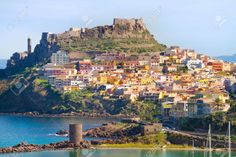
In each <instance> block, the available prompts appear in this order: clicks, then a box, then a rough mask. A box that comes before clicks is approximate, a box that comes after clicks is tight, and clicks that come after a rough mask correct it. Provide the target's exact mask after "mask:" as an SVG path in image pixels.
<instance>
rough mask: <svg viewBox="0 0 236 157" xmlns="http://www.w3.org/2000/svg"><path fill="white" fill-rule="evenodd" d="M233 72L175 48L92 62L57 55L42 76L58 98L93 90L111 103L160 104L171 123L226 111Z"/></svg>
mask: <svg viewBox="0 0 236 157" xmlns="http://www.w3.org/2000/svg"><path fill="white" fill-rule="evenodd" d="M76 54H77V56H75V55H76ZM78 54H81V55H78ZM235 70H236V64H233V63H229V62H223V61H221V60H218V59H214V58H212V57H209V56H206V55H203V54H198V53H196V52H195V51H194V50H188V49H181V48H179V47H178V46H172V47H170V48H168V49H166V50H165V51H163V52H153V53H140V54H125V53H118V52H113V53H112V52H110V53H96V54H94V56H93V57H87V56H86V57H85V56H84V55H82V53H80V52H71V53H67V52H65V51H58V52H57V53H54V54H53V55H52V57H51V62H50V63H48V64H46V65H45V66H44V67H43V68H42V73H43V77H44V78H45V79H47V80H48V82H49V83H50V85H51V86H52V87H54V88H55V89H57V90H58V91H60V92H73V91H79V90H82V89H85V88H87V87H90V86H92V87H96V89H97V90H96V91H95V92H97V93H98V94H99V95H100V96H101V97H104V98H105V97H106V98H108V99H109V98H117V99H127V100H130V101H132V102H135V101H137V100H145V101H155V102H158V103H159V104H161V115H162V117H163V119H164V120H170V118H173V117H174V118H180V117H198V116H204V115H208V114H210V113H213V112H219V111H227V110H228V109H229V107H230V105H229V98H230V97H229V95H230V94H232V95H233V93H235V92H236V83H235V82H236V79H235V76H234V75H231V74H232V73H233V72H234V71H235Z"/></svg>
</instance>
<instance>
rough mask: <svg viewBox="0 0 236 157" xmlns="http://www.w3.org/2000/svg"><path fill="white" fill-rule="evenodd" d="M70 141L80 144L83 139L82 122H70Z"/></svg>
mask: <svg viewBox="0 0 236 157" xmlns="http://www.w3.org/2000/svg"><path fill="white" fill-rule="evenodd" d="M69 138H70V142H71V143H74V144H80V142H82V141H83V126H82V124H70V126H69Z"/></svg>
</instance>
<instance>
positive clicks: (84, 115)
mask: <svg viewBox="0 0 236 157" xmlns="http://www.w3.org/2000/svg"><path fill="white" fill-rule="evenodd" d="M0 115H9V116H24V117H38V118H41V117H42V118H44V117H45V118H78V117H82V118H113V119H122V118H133V117H131V116H125V115H102V114H88V113H61V114H38V113H37V114H35V113H32V112H25V113H14V112H13V113H0Z"/></svg>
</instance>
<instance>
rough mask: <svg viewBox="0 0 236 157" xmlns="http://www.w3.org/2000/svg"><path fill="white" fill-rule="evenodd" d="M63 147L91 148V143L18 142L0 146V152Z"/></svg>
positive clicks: (61, 148) (60, 148)
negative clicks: (13, 144)
mask: <svg viewBox="0 0 236 157" xmlns="http://www.w3.org/2000/svg"><path fill="white" fill-rule="evenodd" d="M64 149H68V150H69V149H91V144H90V142H88V141H83V142H81V143H80V144H79V145H75V144H73V143H70V142H69V141H63V142H58V143H51V144H45V145H35V144H27V143H20V144H18V145H16V146H13V147H7V148H0V154H5V153H20V152H34V151H45V150H64Z"/></svg>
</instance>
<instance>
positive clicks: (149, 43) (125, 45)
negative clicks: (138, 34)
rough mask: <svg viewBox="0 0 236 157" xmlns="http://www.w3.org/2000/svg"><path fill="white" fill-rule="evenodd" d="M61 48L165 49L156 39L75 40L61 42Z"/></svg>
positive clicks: (139, 51) (122, 50) (142, 50)
mask: <svg viewBox="0 0 236 157" xmlns="http://www.w3.org/2000/svg"><path fill="white" fill-rule="evenodd" d="M59 43H60V46H61V48H62V49H63V50H66V51H83V52H86V51H102V52H108V51H120V52H127V53H129V52H135V53H141V52H156V51H161V50H164V49H165V46H164V45H161V44H159V43H157V42H156V41H155V40H154V39H142V38H124V39H114V38H101V39H100V38H99V39H83V40H82V39H79V38H73V39H72V40H71V41H70V42H64V41H59Z"/></svg>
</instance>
